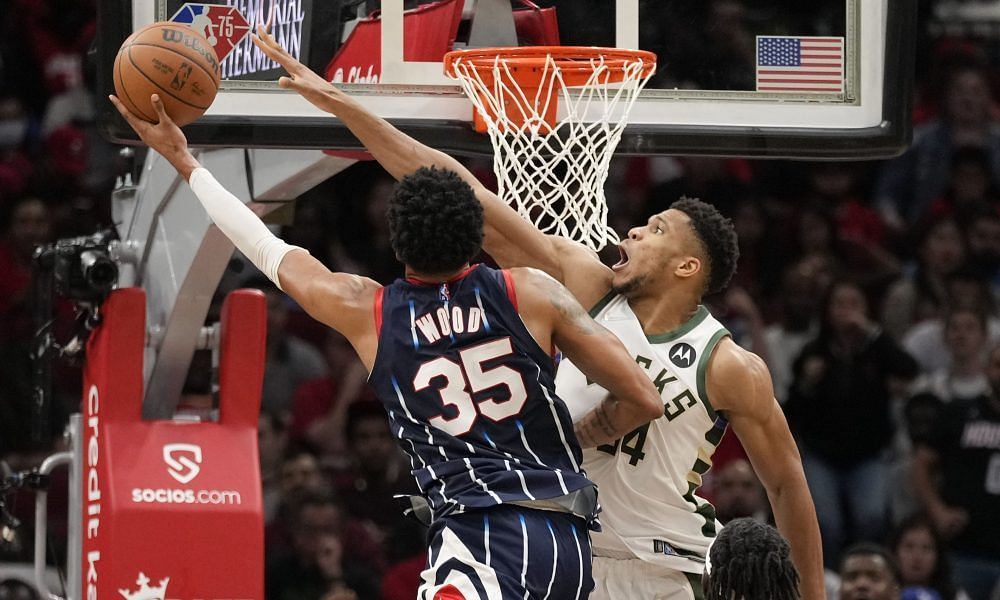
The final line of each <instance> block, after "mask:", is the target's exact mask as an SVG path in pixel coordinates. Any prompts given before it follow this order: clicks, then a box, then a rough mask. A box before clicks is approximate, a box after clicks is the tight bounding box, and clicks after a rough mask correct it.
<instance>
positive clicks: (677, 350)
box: [669, 342, 698, 369]
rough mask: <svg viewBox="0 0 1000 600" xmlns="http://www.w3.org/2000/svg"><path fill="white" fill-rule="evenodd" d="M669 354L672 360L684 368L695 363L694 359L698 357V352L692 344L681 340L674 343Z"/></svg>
mask: <svg viewBox="0 0 1000 600" xmlns="http://www.w3.org/2000/svg"><path fill="white" fill-rule="evenodd" d="M669 356H670V362H672V363H674V364H675V365H677V366H678V367H681V368H682V369H683V368H687V367H690V366H691V365H693V364H694V361H695V360H697V358H698V353H697V352H695V351H694V348H693V347H692V346H691V344H686V343H684V342H681V343H679V344H674V347H673V348H671V349H670V355H669Z"/></svg>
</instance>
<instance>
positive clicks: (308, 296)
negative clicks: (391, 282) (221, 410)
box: [111, 94, 381, 371]
mask: <svg viewBox="0 0 1000 600" xmlns="http://www.w3.org/2000/svg"><path fill="white" fill-rule="evenodd" d="M111 102H112V103H113V104H114V105H115V107H116V108H117V109H118V112H120V113H121V115H122V117H124V118H125V120H126V121H128V124H129V125H130V126H131V127H132V129H134V130H135V132H136V133H137V134H139V137H140V138H142V141H143V142H145V143H146V145H147V146H149V147H150V148H151V149H153V150H155V151H156V152H158V153H159V154H160V155H161V156H163V158H165V159H166V160H167V161H168V162H169V163H170V164H171V165H173V167H174V168H175V169H176V170H177V173H178V174H179V175H180V176H181V177H182V178H184V180H185V181H188V180H189V179H190V178H191V173H192V172H194V170H195V169H197V168H199V167H200V166H201V164H200V163H199V162H198V161H197V159H195V157H194V156H193V155H192V154H191V152H190V151H189V150H188V145H187V138H185V137H184V132H182V131H181V130H180V128H179V127H177V125H176V124H174V122H173V121H172V120H171V119H170V117H169V116H168V115H167V113H166V111H165V110H164V108H163V103H162V102H161V101H160V99H159V97H158V96H156V95H155V94H154V95H153V96H152V98H151V102H152V104H153V108H154V109H155V111H156V114H157V115H158V116H159V122H158V123H149V122H147V121H143V120H142V119H139V118H138V117H136V116H135V115H133V114H131V113H130V112H129V111H128V109H126V108H125V106H124V105H123V104H122V103H121V102H120V101H119V100H118V98H115V97H114V96H111ZM278 280H279V281H280V282H281V287H282V289H284V290H285V293H286V294H288V295H289V296H291V297H292V298H293V299H294V300H295V301H296V302H298V303H299V305H300V306H301V307H302V308H303V309H304V310H305V311H306V312H307V313H309V315H310V316H311V317H313V318H314V319H316V320H317V321H319V322H321V323H323V324H325V325H327V326H329V327H331V328H333V329H336V330H337V331H339V332H340V333H342V334H343V335H344V337H346V338H347V339H348V340H349V341H350V342H351V344H352V345H353V346H354V349H355V350H356V351H357V352H358V355H359V356H360V357H361V361H362V362H363V363H364V365H365V368H367V369H368V370H369V371H370V370H371V367H372V365H373V364H374V363H375V350H376V347H377V344H378V339H377V337H376V335H375V323H374V319H373V318H372V307H373V305H374V301H375V292H376V290H378V288H379V287H381V286H379V284H378V283H376V282H374V281H372V280H371V279H368V278H365V277H361V276H358V275H352V274H350V273H333V272H331V271H330V270H329V269H327V268H326V267H325V266H323V263H321V262H319V261H318V260H316V259H315V258H313V257H312V256H310V255H309V253H308V252H304V251H302V250H292V251H291V252H289V253H288V254H286V255H285V257H284V258H283V259H282V261H281V265H280V266H279V267H278Z"/></svg>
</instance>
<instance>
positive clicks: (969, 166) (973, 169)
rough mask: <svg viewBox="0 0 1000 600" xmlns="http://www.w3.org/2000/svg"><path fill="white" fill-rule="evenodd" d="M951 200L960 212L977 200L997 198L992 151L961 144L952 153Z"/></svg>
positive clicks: (986, 200)
mask: <svg viewBox="0 0 1000 600" xmlns="http://www.w3.org/2000/svg"><path fill="white" fill-rule="evenodd" d="M949 188H950V189H949V194H950V196H951V200H952V201H953V202H954V203H955V210H956V211H957V212H959V213H961V212H963V211H964V210H965V208H964V207H968V206H971V205H973V204H975V203H977V202H989V201H991V200H995V199H996V191H997V190H996V188H995V186H994V185H993V167H992V165H991V163H990V153H989V151H988V150H987V149H986V148H983V147H982V146H961V147H959V148H956V149H955V150H954V151H953V152H952V154H951V185H950V186H949Z"/></svg>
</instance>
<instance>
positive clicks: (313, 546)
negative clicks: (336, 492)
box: [291, 492, 344, 564]
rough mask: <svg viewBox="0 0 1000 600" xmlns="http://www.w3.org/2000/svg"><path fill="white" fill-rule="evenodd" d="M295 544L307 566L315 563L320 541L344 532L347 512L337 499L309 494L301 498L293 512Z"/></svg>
mask: <svg viewBox="0 0 1000 600" xmlns="http://www.w3.org/2000/svg"><path fill="white" fill-rule="evenodd" d="M291 526H292V545H293V546H294V547H295V551H296V553H297V554H298V555H299V560H300V561H302V562H303V563H304V564H311V563H313V562H314V561H315V558H316V554H317V551H318V550H319V542H320V540H321V539H322V537H323V536H325V535H333V536H339V535H341V533H342V532H343V526H344V510H343V508H342V507H341V505H340V504H339V503H338V502H337V501H336V500H335V499H334V497H333V496H331V495H330V494H326V493H318V492H314V493H308V494H303V495H302V496H300V497H299V498H298V499H297V501H296V503H295V507H294V509H293V512H292V520H291Z"/></svg>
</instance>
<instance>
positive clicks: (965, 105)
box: [943, 64, 993, 128]
mask: <svg viewBox="0 0 1000 600" xmlns="http://www.w3.org/2000/svg"><path fill="white" fill-rule="evenodd" d="M992 103H993V93H992V91H991V90H990V83H989V74H988V71H987V70H986V69H985V68H983V67H980V66H978V65H973V64H965V65H961V66H957V67H955V68H954V69H952V70H951V72H949V73H948V76H947V84H946V88H945V92H944V107H943V108H944V114H943V116H944V119H945V120H946V121H948V122H949V123H951V124H952V125H955V126H957V127H960V128H961V127H969V126H981V125H982V124H984V123H987V122H988V121H989V120H990V108H991V105H992Z"/></svg>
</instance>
